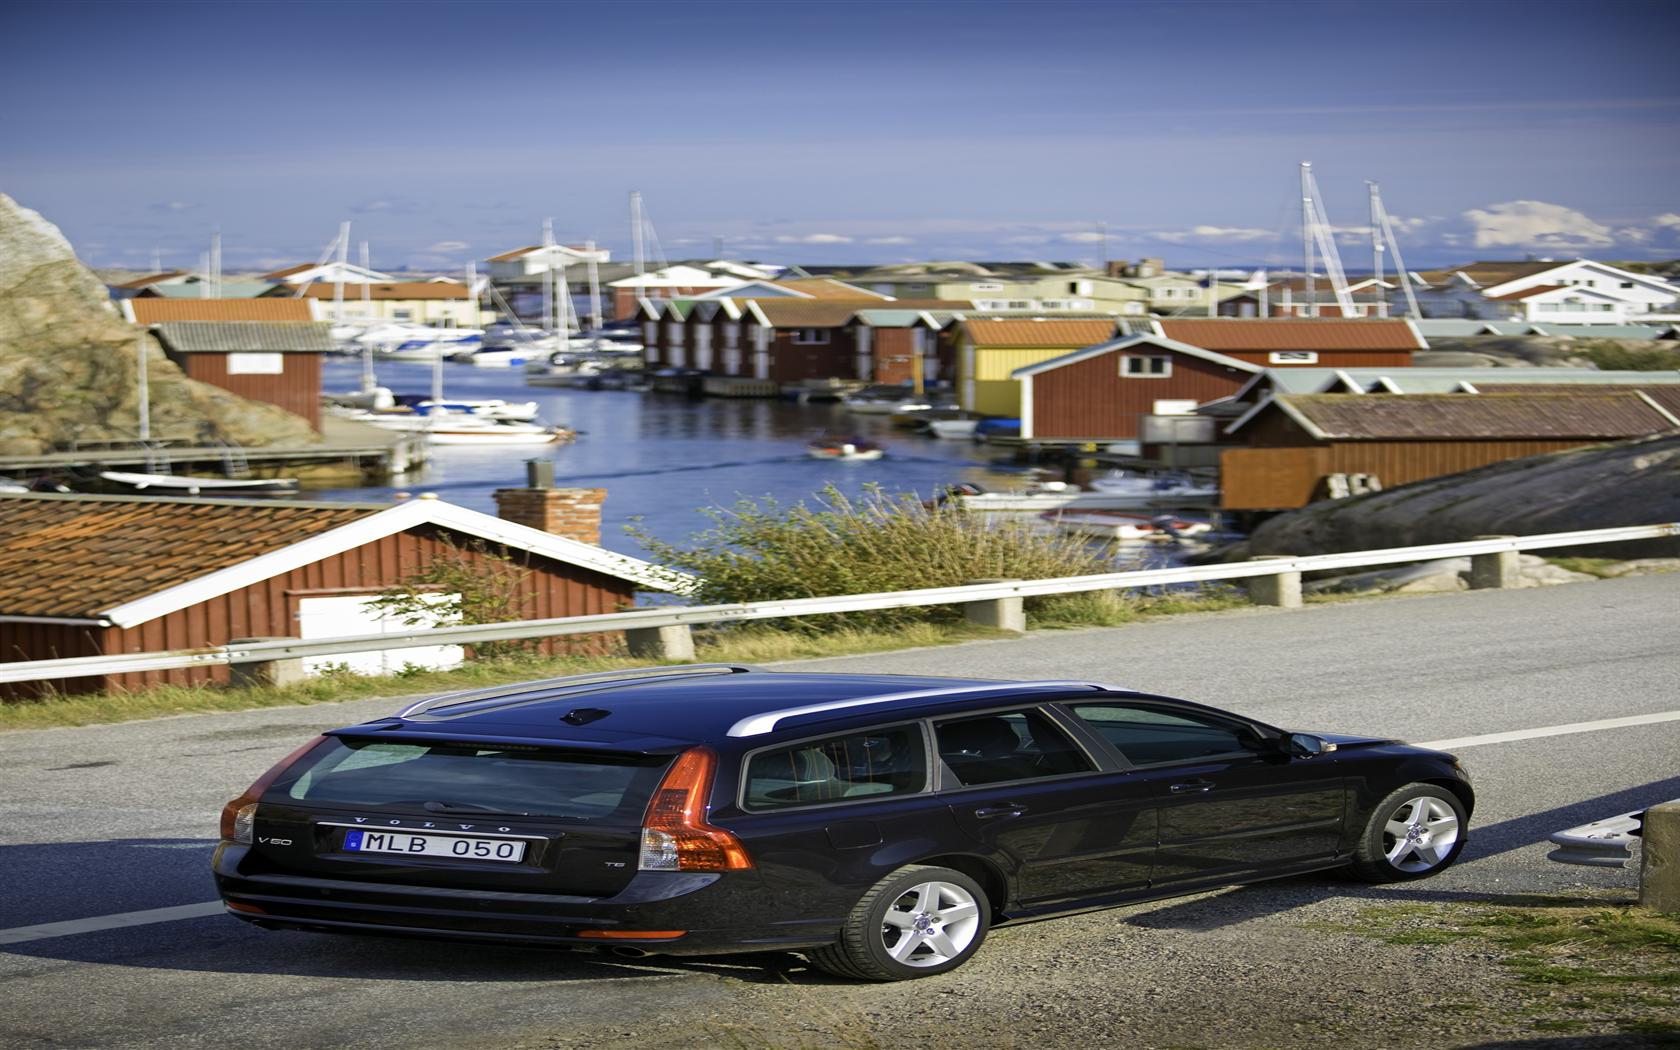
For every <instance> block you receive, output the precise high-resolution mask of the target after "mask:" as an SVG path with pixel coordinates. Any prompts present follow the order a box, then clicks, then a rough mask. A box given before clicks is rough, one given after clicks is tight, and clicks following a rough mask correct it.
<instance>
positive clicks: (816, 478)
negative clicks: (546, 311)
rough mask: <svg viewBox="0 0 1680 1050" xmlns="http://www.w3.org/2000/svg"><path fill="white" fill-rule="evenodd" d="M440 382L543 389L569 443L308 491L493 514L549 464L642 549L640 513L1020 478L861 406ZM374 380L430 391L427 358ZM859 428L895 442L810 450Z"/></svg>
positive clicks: (685, 528)
mask: <svg viewBox="0 0 1680 1050" xmlns="http://www.w3.org/2000/svg"><path fill="white" fill-rule="evenodd" d="M443 368H444V378H443V383H444V394H445V396H446V397H455V398H493V397H495V398H503V399H505V400H508V401H518V402H523V401H535V402H537V404H538V405H539V406H540V408H541V411H540V413H539V418H541V419H542V420H544V421H546V422H549V423H557V424H561V425H563V426H567V427H571V428H573V429H574V430H576V431H578V437H577V440H576V441H574V442H571V443H569V444H560V445H525V446H521V445H502V446H490V447H470V446H459V445H455V446H440V447H437V448H434V449H433V450H432V460H431V462H430V464H428V465H427V466H426V467H425V468H423V469H421V470H419V471H416V472H414V473H412V474H409V475H407V476H405V477H404V478H402V479H401V480H400V482H398V483H396V484H391V485H382V486H375V487H368V488H355V489H326V490H316V491H311V492H306V493H305V494H304V495H305V497H306V498H310V499H327V500H366V501H376V502H386V501H390V500H393V499H395V498H397V495H398V493H408V494H410V495H411V496H413V495H418V494H420V493H422V492H430V493H435V494H436V495H437V497H438V498H439V499H442V500H447V501H448V502H450V503H455V504H458V505H460V506H463V507H469V508H471V509H473V510H478V511H483V512H485V513H488V514H494V513H496V503H495V499H494V497H493V495H492V494H493V493H494V492H495V490H496V489H499V488H512V487H519V486H523V485H524V484H525V477H526V473H525V461H526V460H528V459H533V458H541V459H546V460H550V461H552V462H553V464H554V477H555V484H556V485H557V486H561V487H567V486H577V487H589V488H603V489H606V490H607V499H606V503H605V505H604V507H603V510H602V523H601V544H602V546H604V547H607V548H609V549H611V550H617V551H620V552H623V553H625V554H631V555H635V556H638V557H640V556H645V554H646V552H645V551H644V550H643V549H642V548H641V546H640V545H639V544H638V543H637V542H636V540H635V539H634V538H633V537H631V536H629V535H628V534H627V533H626V532H625V526H626V525H629V524H632V523H635V524H637V525H638V526H639V527H641V528H643V529H645V530H646V531H647V532H649V533H650V534H652V535H654V536H656V537H658V538H659V539H661V540H667V541H679V540H682V539H684V538H685V537H687V536H689V535H691V534H693V533H695V532H698V531H700V530H703V529H705V528H706V527H707V526H708V525H709V520H708V519H707V518H706V516H705V514H704V513H703V508H706V507H728V506H730V505H732V504H734V503H736V502H737V501H738V500H740V499H743V498H753V497H764V496H769V497H772V498H774V499H775V500H776V501H778V502H780V503H783V504H787V503H793V502H797V501H799V500H806V501H810V500H811V499H813V498H814V497H817V496H820V493H821V491H822V489H823V487H824V486H825V485H833V486H835V487H836V488H838V489H839V490H840V491H841V492H843V493H845V494H847V495H848V496H855V495H858V494H861V493H862V492H863V491H864V489H865V486H868V485H878V486H880V487H881V488H882V489H883V490H885V491H887V492H891V493H914V494H916V495H917V496H920V497H922V498H929V497H931V496H933V495H934V494H936V493H937V492H938V491H939V490H940V489H941V488H943V487H944V486H946V485H949V484H951V483H953V482H958V481H968V482H974V483H978V484H980V485H982V486H984V487H986V488H988V489H1006V488H1011V487H1018V486H1019V485H1021V484H1022V482H1023V478H1022V476H1021V473H1020V471H1019V470H1018V469H1012V468H1010V467H1007V466H1001V465H997V464H994V463H993V462H992V461H993V460H994V459H999V458H1003V457H1004V453H1002V452H1001V451H1000V450H999V449H997V448H995V447H991V446H986V445H976V444H972V443H970V442H966V441H941V440H939V439H937V438H933V437H930V436H924V435H920V434H914V433H912V432H910V431H908V430H903V429H900V428H896V427H894V426H892V424H891V423H890V421H889V420H888V418H887V417H886V416H880V415H857V414H854V413H851V412H848V411H847V410H845V409H844V408H842V407H841V406H840V405H839V404H837V403H834V402H813V403H810V404H804V405H801V404H795V403H793V402H791V401H781V400H759V399H731V398H705V399H690V398H686V397H682V396H679V395H674V394H658V393H636V392H633V391H623V390H578V389H571V388H566V387H536V386H526V385H525V381H524V380H525V373H524V371H523V370H522V369H520V368H474V367H471V366H468V365H459V364H454V363H450V362H445V363H444V366H443ZM323 373H324V374H323V376H322V388H323V389H324V390H327V391H329V392H334V391H350V390H355V389H357V388H358V386H359V385H360V383H361V364H360V362H358V361H355V360H353V359H350V358H332V359H329V360H327V361H326V362H324V368H323ZM375 376H376V378H377V381H378V383H379V385H381V386H385V387H388V388H390V389H391V390H392V391H394V392H395V393H398V394H403V393H429V392H430V390H431V383H432V370H431V366H430V365H426V364H410V363H403V362H378V363H376V366H375ZM834 435H844V436H851V435H856V436H859V437H863V438H866V439H869V440H872V441H875V442H878V443H880V444H882V445H884V446H885V447H886V450H887V451H886V455H885V456H884V457H883V458H881V459H878V460H874V461H866V462H841V461H823V460H815V459H812V458H810V457H809V456H808V455H807V454H806V445H807V443H809V442H810V441H812V440H814V439H816V438H819V437H824V436H834Z"/></svg>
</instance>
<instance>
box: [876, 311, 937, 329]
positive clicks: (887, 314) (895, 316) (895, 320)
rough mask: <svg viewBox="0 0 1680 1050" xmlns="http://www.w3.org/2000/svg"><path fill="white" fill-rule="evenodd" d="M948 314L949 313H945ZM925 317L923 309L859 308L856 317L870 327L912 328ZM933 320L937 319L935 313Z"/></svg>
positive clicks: (925, 313)
mask: <svg viewBox="0 0 1680 1050" xmlns="http://www.w3.org/2000/svg"><path fill="white" fill-rule="evenodd" d="M947 316H949V315H947ZM926 318H927V312H926V311H923V310H859V311H858V312H857V319H858V320H859V321H862V322H863V323H864V324H866V325H868V326H869V327H871V328H913V327H915V326H916V325H917V324H918V323H920V322H921V321H923V320H925V319H926ZM933 320H935V321H936V322H937V321H938V320H939V318H938V316H937V315H935V316H934V317H933Z"/></svg>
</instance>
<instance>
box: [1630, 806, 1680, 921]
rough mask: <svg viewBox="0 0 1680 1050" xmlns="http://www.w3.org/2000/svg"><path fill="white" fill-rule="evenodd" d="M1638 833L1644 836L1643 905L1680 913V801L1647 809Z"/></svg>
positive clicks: (1641, 873) (1656, 909)
mask: <svg viewBox="0 0 1680 1050" xmlns="http://www.w3.org/2000/svg"><path fill="white" fill-rule="evenodd" d="M1639 835H1640V837H1641V838H1642V839H1644V840H1645V846H1644V849H1643V850H1642V852H1643V853H1644V856H1643V858H1641V860H1640V862H1639V903H1640V905H1641V906H1642V907H1646V908H1650V909H1651V910H1652V911H1656V912H1662V913H1664V914H1673V913H1680V802H1663V803H1661V804H1659V805H1655V806H1652V807H1651V808H1650V809H1648V810H1646V811H1645V819H1644V821H1643V824H1642V826H1641V828H1640V832H1639Z"/></svg>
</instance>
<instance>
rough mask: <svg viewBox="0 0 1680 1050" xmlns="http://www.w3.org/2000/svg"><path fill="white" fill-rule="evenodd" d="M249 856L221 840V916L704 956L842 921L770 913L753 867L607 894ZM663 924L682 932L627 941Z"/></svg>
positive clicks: (821, 940)
mask: <svg viewBox="0 0 1680 1050" xmlns="http://www.w3.org/2000/svg"><path fill="white" fill-rule="evenodd" d="M248 852H249V851H248V849H247V847H244V846H239V845H234V844H231V843H223V844H222V845H221V846H220V847H218V849H217V850H216V856H215V860H214V862H213V870H214V872H215V877H216V888H217V891H218V892H219V893H220V894H221V897H222V901H223V903H224V904H225V905H226V906H227V908H228V914H230V915H233V916H235V917H237V918H240V919H244V920H245V921H247V922H251V923H254V924H256V925H258V926H262V927H264V928H274V929H305V930H315V931H319V932H324V933H367V934H386V935H397V936H412V937H437V938H448V939H456V940H474V941H492V942H499V943H505V944H548V945H557V946H567V947H588V948H598V949H633V950H634V951H636V952H640V953H647V954H660V955H706V954H716V953H720V952H729V951H763V950H774V949H791V948H808V947H819V946H821V945H824V944H829V943H832V942H833V940H834V938H835V937H836V936H837V935H838V932H839V927H840V923H841V921H842V917H840V916H835V917H832V918H829V917H809V916H803V917H799V916H796V917H778V916H771V915H767V914H766V913H765V908H764V895H763V894H762V893H760V892H758V879H757V876H756V873H752V872H746V873H724V874H718V873H700V872H639V873H637V874H636V875H635V876H634V877H633V878H632V879H631V880H630V882H629V884H628V885H626V886H625V887H624V889H622V890H621V891H619V892H618V893H616V894H614V895H613V896H611V897H579V896H567V895H563V894H549V893H517V892H509V891H499V890H471V889H456V888H445V887H437V886H418V885H403V884H394V883H386V882H368V881H357V880H347V879H328V878H319V877H315V876H310V875H301V874H290V873H280V872H274V871H242V870H241V868H242V866H243V865H242V862H243V861H244V860H245V859H246V856H247V854H248ZM660 931H672V932H676V931H680V933H679V934H678V935H677V936H673V937H651V936H648V937H644V936H624V935H625V934H631V935H634V934H651V933H657V932H660ZM615 935H617V936H615Z"/></svg>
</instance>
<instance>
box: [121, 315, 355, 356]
mask: <svg viewBox="0 0 1680 1050" xmlns="http://www.w3.org/2000/svg"><path fill="white" fill-rule="evenodd" d="M153 327H154V329H155V330H156V332H157V333H158V335H159V336H160V337H161V338H162V339H163V341H164V343H165V344H166V345H167V346H168V347H169V349H171V350H174V351H176V352H178V353H184V354H198V353H214V354H227V353H275V352H281V353H329V352H331V351H332V350H333V349H334V346H333V341H332V335H331V334H330V332H329V331H328V329H329V328H330V326H329V325H327V324H325V323H323V322H316V321H290V322H280V321H167V322H165V323H163V324H160V325H155V326H153Z"/></svg>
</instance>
